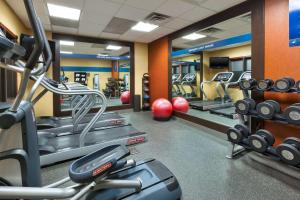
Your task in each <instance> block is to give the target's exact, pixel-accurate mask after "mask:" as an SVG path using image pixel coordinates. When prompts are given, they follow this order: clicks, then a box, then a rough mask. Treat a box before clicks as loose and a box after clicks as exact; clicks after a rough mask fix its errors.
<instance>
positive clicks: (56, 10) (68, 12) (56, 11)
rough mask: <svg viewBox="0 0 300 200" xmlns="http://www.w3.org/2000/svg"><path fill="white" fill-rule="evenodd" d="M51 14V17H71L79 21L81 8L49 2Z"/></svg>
mask: <svg viewBox="0 0 300 200" xmlns="http://www.w3.org/2000/svg"><path fill="white" fill-rule="evenodd" d="M47 6H48V10H49V15H50V16H51V17H58V18H63V19H70V20H74V21H78V20H79V17H80V12H81V11H80V10H79V9H75V8H70V7H66V6H60V5H55V4H51V3H48V4H47Z"/></svg>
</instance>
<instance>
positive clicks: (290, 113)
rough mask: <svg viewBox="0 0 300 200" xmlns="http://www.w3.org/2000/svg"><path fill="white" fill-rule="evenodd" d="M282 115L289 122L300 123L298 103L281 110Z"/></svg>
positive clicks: (299, 106)
mask: <svg viewBox="0 0 300 200" xmlns="http://www.w3.org/2000/svg"><path fill="white" fill-rule="evenodd" d="M283 115H284V117H285V118H286V119H287V121H288V122H290V123H300V103H295V104H292V105H291V106H289V107H287V108H286V109H285V110H284V111H283Z"/></svg>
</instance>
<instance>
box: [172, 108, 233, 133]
mask: <svg viewBox="0 0 300 200" xmlns="http://www.w3.org/2000/svg"><path fill="white" fill-rule="evenodd" d="M174 116H176V117H179V118H182V119H184V120H187V121H190V122H193V123H195V124H199V125H202V126H205V127H207V128H210V129H214V130H216V131H219V132H222V133H225V132H226V131H227V130H228V128H230V127H229V126H225V125H222V124H217V123H215V122H212V121H208V120H206V119H203V118H199V117H195V116H192V115H189V114H186V113H181V112H176V111H174Z"/></svg>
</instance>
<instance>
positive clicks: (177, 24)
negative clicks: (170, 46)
mask: <svg viewBox="0 0 300 200" xmlns="http://www.w3.org/2000/svg"><path fill="white" fill-rule="evenodd" d="M191 23H192V22H189V21H186V20H183V19H180V18H175V19H173V20H172V21H170V22H168V23H166V24H164V25H163V26H164V27H167V28H172V29H181V28H183V27H185V26H188V25H190V24H191Z"/></svg>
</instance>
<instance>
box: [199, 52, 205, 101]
mask: <svg viewBox="0 0 300 200" xmlns="http://www.w3.org/2000/svg"><path fill="white" fill-rule="evenodd" d="M200 59H201V60H200V62H201V67H200V84H201V83H202V81H203V76H204V72H203V71H204V63H203V51H201V52H200ZM200 100H203V93H202V92H201V90H200Z"/></svg>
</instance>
